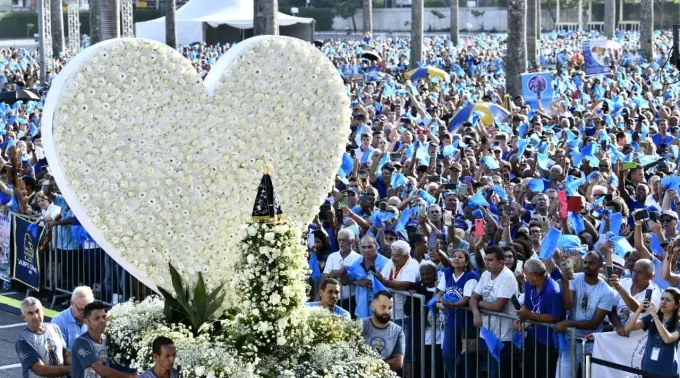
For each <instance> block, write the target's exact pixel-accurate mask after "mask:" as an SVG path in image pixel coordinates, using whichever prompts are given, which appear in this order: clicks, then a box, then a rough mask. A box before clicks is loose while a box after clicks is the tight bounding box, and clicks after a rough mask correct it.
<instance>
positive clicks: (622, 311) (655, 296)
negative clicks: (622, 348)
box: [614, 278, 662, 324]
mask: <svg viewBox="0 0 680 378" xmlns="http://www.w3.org/2000/svg"><path fill="white" fill-rule="evenodd" d="M619 285H621V288H623V289H624V290H625V291H626V292H628V294H630V290H631V288H632V287H633V279H632V278H624V279H622V280H621V282H620V283H619ZM647 289H652V303H654V306H655V307H656V308H657V309H658V308H659V304H660V303H661V294H662V293H661V289H659V287H658V286H656V284H654V282H651V281H650V282H649V286H648V287H647V288H645V289H644V290H640V292H639V293H637V294H635V295H634V296H633V298H635V300H636V301H637V302H638V304H640V305H642V302H644V301H645V294H646V291H647ZM614 293H615V294H616V313H617V314H618V315H619V319H621V323H623V324H626V321H627V320H628V318H629V317H630V315H631V314H632V313H633V312H632V311H631V310H630V309H629V308H628V306H626V302H624V301H623V298H621V294H619V292H618V291H614ZM647 315H649V314H647V313H643V314H642V316H641V317H640V318H642V317H645V316H647Z"/></svg>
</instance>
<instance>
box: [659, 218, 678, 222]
mask: <svg viewBox="0 0 680 378" xmlns="http://www.w3.org/2000/svg"><path fill="white" fill-rule="evenodd" d="M674 220H675V219H673V218H661V219H660V221H661V223H671V222H673V221H674Z"/></svg>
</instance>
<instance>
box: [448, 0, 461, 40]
mask: <svg viewBox="0 0 680 378" xmlns="http://www.w3.org/2000/svg"><path fill="white" fill-rule="evenodd" d="M450 1H451V42H453V45H454V46H457V45H458V8H459V6H458V0H450Z"/></svg>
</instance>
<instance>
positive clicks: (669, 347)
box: [641, 316, 680, 376]
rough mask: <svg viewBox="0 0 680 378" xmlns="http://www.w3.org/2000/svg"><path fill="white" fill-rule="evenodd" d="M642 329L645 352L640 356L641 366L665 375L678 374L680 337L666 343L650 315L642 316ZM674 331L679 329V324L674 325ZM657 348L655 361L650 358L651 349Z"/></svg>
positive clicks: (646, 369)
mask: <svg viewBox="0 0 680 378" xmlns="http://www.w3.org/2000/svg"><path fill="white" fill-rule="evenodd" d="M642 323H643V324H644V328H643V329H644V330H645V331H648V333H647V344H646V346H645V354H644V355H643V356H642V366H641V368H642V369H643V370H645V371H648V372H650V373H656V374H662V375H667V376H677V375H678V343H679V342H680V339H678V340H675V342H674V343H671V344H666V343H665V342H664V341H663V339H662V338H661V336H659V332H658V331H657V329H656V325H654V320H653V319H652V317H651V316H645V317H644V318H642ZM675 330H676V331H680V324H678V325H676V326H675ZM654 348H658V349H659V356H658V358H657V359H656V361H654V360H652V350H653V349H654Z"/></svg>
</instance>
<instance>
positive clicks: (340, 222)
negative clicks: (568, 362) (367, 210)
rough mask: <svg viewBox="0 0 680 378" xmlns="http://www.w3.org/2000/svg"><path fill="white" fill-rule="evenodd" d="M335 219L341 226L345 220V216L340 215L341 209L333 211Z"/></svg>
mask: <svg viewBox="0 0 680 378" xmlns="http://www.w3.org/2000/svg"><path fill="white" fill-rule="evenodd" d="M335 219H337V221H338V224H342V223H343V221H344V220H345V216H344V215H343V214H342V210H341V209H336V210H335Z"/></svg>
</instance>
